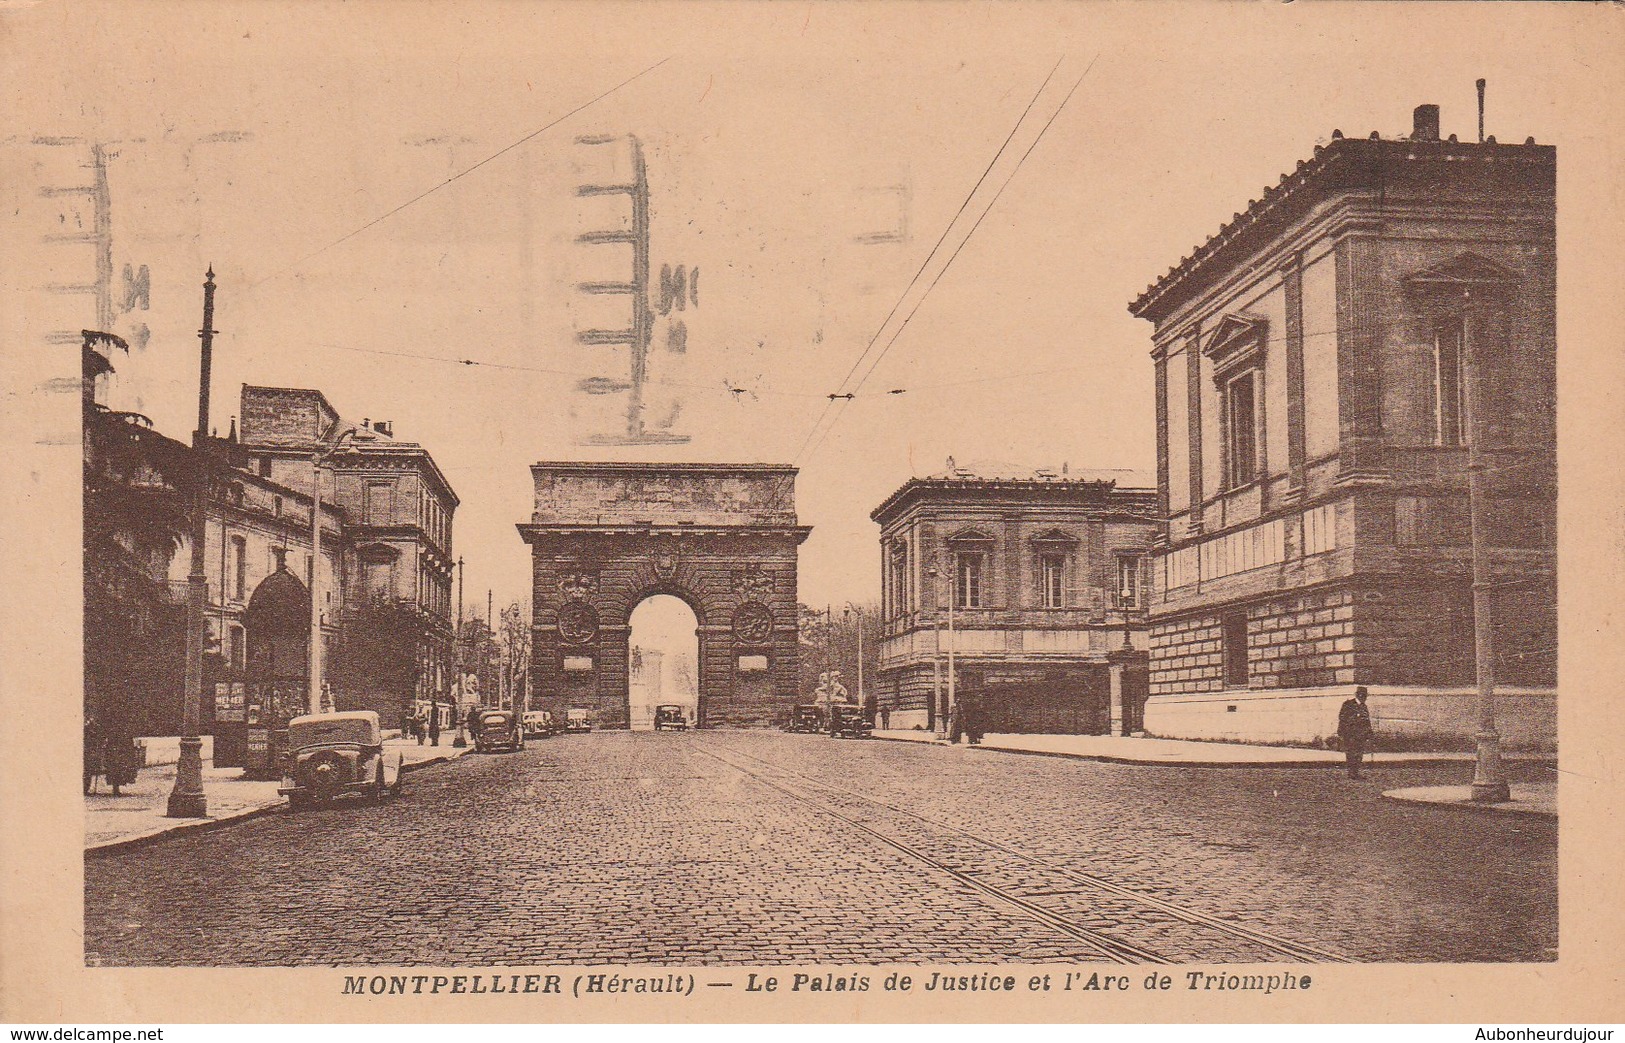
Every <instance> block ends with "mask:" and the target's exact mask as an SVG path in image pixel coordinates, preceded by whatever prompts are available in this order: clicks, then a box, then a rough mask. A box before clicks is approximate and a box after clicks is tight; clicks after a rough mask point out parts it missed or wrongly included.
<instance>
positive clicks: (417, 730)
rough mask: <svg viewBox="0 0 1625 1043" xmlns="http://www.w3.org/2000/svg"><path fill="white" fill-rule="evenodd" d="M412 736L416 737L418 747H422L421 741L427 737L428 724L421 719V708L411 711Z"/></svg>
mask: <svg viewBox="0 0 1625 1043" xmlns="http://www.w3.org/2000/svg"><path fill="white" fill-rule="evenodd" d="M412 734H413V735H414V736H416V737H417V740H418V745H419V746H422V745H423V740H424V739H426V738H428V737H429V727H428V723H427V722H426V721H424V719H423V709H422V708H421V707H419V708H418V709H416V710H413V711H412Z"/></svg>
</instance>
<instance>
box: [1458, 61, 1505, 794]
mask: <svg viewBox="0 0 1625 1043" xmlns="http://www.w3.org/2000/svg"><path fill="white" fill-rule="evenodd" d="M1482 82H1483V81H1480V83H1482ZM1470 293H1471V291H1469V294H1470ZM1464 306H1465V308H1464V311H1463V313H1462V320H1461V339H1462V345H1461V358H1462V362H1463V369H1464V370H1465V372H1464V373H1463V374H1462V375H1463V377H1464V381H1463V382H1464V383H1465V384H1466V385H1467V420H1468V423H1469V424H1470V425H1471V427H1470V429H1469V431H1468V435H1467V438H1468V441H1467V516H1468V524H1469V528H1470V536H1469V538H1470V539H1471V541H1472V549H1473V660H1474V665H1475V667H1476V670H1475V673H1476V675H1477V681H1478V734H1477V735H1476V736H1475V737H1474V739H1475V741H1476V743H1477V745H1478V756H1477V759H1476V762H1475V764H1474V768H1473V787H1472V799H1473V800H1474V801H1475V802H1477V803H1481V804H1500V803H1504V802H1505V801H1507V800H1510V799H1511V789H1510V787H1508V786H1507V778H1506V771H1505V770H1504V768H1503V766H1502V763H1501V735H1500V732H1499V731H1497V730H1496V727H1495V618H1494V611H1495V602H1494V593H1495V583H1494V578H1493V574H1492V573H1493V570H1492V569H1491V568H1490V561H1489V557H1490V555H1489V547H1488V545H1487V543H1486V537H1487V536H1488V532H1487V531H1486V530H1487V526H1486V522H1487V521H1488V517H1487V512H1488V507H1489V504H1488V502H1487V493H1488V490H1487V489H1485V488H1484V480H1485V473H1484V472H1485V469H1486V468H1487V467H1488V464H1487V463H1486V461H1485V459H1484V440H1485V432H1486V430H1487V426H1488V425H1487V424H1486V423H1485V417H1484V413H1485V409H1484V393H1483V392H1484V388H1483V381H1484V359H1483V357H1482V355H1481V349H1480V344H1481V343H1482V341H1483V338H1482V337H1480V336H1478V331H1477V330H1476V329H1474V324H1473V321H1472V320H1473V318H1474V315H1473V305H1472V301H1471V299H1470V297H1469V300H1468V301H1466V302H1464Z"/></svg>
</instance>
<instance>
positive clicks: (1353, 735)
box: [1337, 685, 1371, 779]
mask: <svg viewBox="0 0 1625 1043" xmlns="http://www.w3.org/2000/svg"><path fill="white" fill-rule="evenodd" d="M1365 700H1366V690H1365V685H1361V686H1360V687H1358V688H1356V689H1355V690H1354V698H1352V699H1346V700H1344V701H1343V707H1342V709H1340V710H1338V711H1337V736H1338V738H1340V739H1342V740H1343V757H1344V759H1345V760H1347V761H1348V766H1349V778H1351V779H1357V778H1359V777H1360V761H1361V760H1362V759H1364V757H1365V751H1366V750H1367V749H1369V748H1370V746H1371V711H1370V710H1368V709H1366V706H1365Z"/></svg>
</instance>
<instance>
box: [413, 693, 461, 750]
mask: <svg viewBox="0 0 1625 1043" xmlns="http://www.w3.org/2000/svg"><path fill="white" fill-rule="evenodd" d="M451 717H452V721H451V726H452V727H453V728H455V727H457V707H456V706H455V705H453V706H452V708H451ZM406 734H407V736H408V737H409V738H413V739H416V740H417V741H418V745H419V746H422V745H423V744H424V740H428V743H429V745H430V746H439V745H440V704H439V703H434V704H432V705H431V706H430V707H429V708H428V709H420V710H415V711H413V713H412V716H410V717H408V718H407V719H406Z"/></svg>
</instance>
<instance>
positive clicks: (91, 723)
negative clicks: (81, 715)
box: [84, 713, 102, 794]
mask: <svg viewBox="0 0 1625 1043" xmlns="http://www.w3.org/2000/svg"><path fill="white" fill-rule="evenodd" d="M84 771H85V793H86V794H88V793H90V787H91V786H93V785H95V783H96V776H98V775H100V774H101V773H102V733H101V728H100V727H98V726H97V724H96V715H95V714H93V713H86V714H85V757H84Z"/></svg>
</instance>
